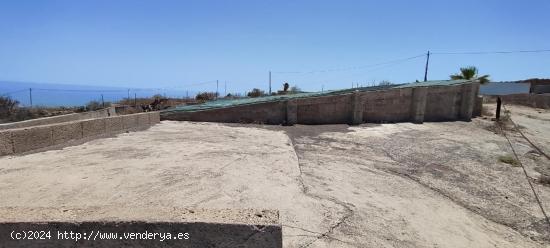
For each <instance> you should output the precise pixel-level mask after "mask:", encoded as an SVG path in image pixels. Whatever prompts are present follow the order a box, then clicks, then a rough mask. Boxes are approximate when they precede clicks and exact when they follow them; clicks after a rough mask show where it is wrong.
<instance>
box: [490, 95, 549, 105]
mask: <svg viewBox="0 0 550 248" xmlns="http://www.w3.org/2000/svg"><path fill="white" fill-rule="evenodd" d="M486 98H487V99H490V100H492V101H496V98H497V96H486ZM500 98H501V99H502V103H503V104H518V105H525V106H529V107H533V108H543V109H549V108H550V94H511V95H504V96H500Z"/></svg>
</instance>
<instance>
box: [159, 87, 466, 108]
mask: <svg viewBox="0 0 550 248" xmlns="http://www.w3.org/2000/svg"><path fill="white" fill-rule="evenodd" d="M469 82H471V80H437V81H427V82H417V83H408V84H393V85H385V86H372V87H361V88H351V89H342V90H330V91H323V92H305V93H298V94H291V95H276V96H264V97H254V98H252V97H245V98H239V99H232V100H225V99H221V100H217V101H208V102H205V103H202V104H197V105H181V106H176V107H174V108H170V109H166V110H163V111H162V112H163V113H172V112H180V111H183V112H193V111H201V110H207V109H219V108H227V107H232V106H239V105H249V104H256V103H263V102H276V101H286V100H289V99H298V98H308V97H319V96H330V95H341V94H347V93H351V92H354V91H377V90H385V89H392V88H410V87H428V86H448V85H457V84H464V83H469Z"/></svg>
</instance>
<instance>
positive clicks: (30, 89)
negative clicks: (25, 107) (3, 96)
mask: <svg viewBox="0 0 550 248" xmlns="http://www.w3.org/2000/svg"><path fill="white" fill-rule="evenodd" d="M29 102H30V103H31V108H32V88H29Z"/></svg>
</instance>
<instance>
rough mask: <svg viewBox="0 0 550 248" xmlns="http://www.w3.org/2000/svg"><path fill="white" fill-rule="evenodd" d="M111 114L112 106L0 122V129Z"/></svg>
mask: <svg viewBox="0 0 550 248" xmlns="http://www.w3.org/2000/svg"><path fill="white" fill-rule="evenodd" d="M113 115H116V113H115V110H114V108H107V109H101V110H97V111H90V112H84V113H74V114H66V115H58V116H52V117H45V118H39V119H33V120H26V121H18V122H10V123H2V124H0V130H6V129H14V128H23V127H33V126H42V125H48V124H55V123H63V122H69V121H78V120H86V119H95V118H105V117H109V116H113Z"/></svg>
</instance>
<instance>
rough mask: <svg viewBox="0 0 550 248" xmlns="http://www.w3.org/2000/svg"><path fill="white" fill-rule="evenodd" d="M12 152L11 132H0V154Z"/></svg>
mask: <svg viewBox="0 0 550 248" xmlns="http://www.w3.org/2000/svg"><path fill="white" fill-rule="evenodd" d="M10 154H13V143H12V140H11V132H9V131H7V132H0V156H4V155H10Z"/></svg>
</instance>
